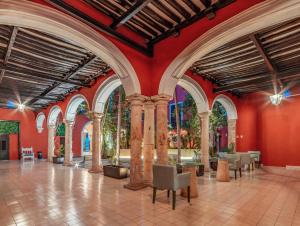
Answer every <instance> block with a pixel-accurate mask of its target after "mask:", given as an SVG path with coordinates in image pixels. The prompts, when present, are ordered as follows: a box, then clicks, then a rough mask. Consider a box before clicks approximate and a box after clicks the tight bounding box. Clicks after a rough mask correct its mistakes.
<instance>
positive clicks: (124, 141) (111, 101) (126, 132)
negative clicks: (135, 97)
mask: <svg viewBox="0 0 300 226" xmlns="http://www.w3.org/2000/svg"><path fill="white" fill-rule="evenodd" d="M118 95H119V89H116V90H114V91H113V92H112V93H111V95H110V96H109V98H108V100H107V103H106V106H105V109H106V110H105V116H104V124H103V136H104V139H103V154H104V157H110V158H113V156H114V155H115V150H116V144H117V143H116V140H117V121H118ZM125 98H126V96H125V90H124V89H123V88H122V89H121V103H122V116H121V135H120V148H124V149H125V148H129V143H130V110H129V107H128V104H127V103H126V100H125ZM112 163H113V161H112Z"/></svg>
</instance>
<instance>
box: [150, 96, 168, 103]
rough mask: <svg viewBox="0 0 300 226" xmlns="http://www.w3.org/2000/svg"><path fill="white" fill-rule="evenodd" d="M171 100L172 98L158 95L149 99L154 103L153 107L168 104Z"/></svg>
mask: <svg viewBox="0 0 300 226" xmlns="http://www.w3.org/2000/svg"><path fill="white" fill-rule="evenodd" d="M171 99H172V96H169V95H166V94H159V95H155V96H152V97H151V100H152V101H154V103H155V105H161V104H168V103H169V101H170V100H171Z"/></svg>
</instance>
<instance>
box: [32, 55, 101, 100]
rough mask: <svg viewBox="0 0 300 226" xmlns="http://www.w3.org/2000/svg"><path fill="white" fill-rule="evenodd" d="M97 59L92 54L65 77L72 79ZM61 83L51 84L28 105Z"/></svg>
mask: <svg viewBox="0 0 300 226" xmlns="http://www.w3.org/2000/svg"><path fill="white" fill-rule="evenodd" d="M96 60H97V57H96V56H91V57H89V58H88V59H87V60H85V61H84V62H83V63H82V64H80V65H78V67H76V68H75V69H74V70H71V71H69V72H68V73H67V74H66V75H65V76H64V79H66V80H67V79H70V78H72V77H74V76H75V75H77V74H78V73H79V72H80V71H81V70H82V69H83V68H85V67H88V66H89V65H91V64H93V63H94V62H95V61H96ZM59 85H61V83H59V82H55V83H54V84H53V85H52V86H50V87H49V88H48V89H46V90H45V91H44V92H42V93H41V94H40V95H39V96H37V97H36V98H33V99H32V100H31V101H30V102H29V103H28V105H32V104H34V103H35V102H36V100H37V99H38V98H39V97H44V96H46V95H47V94H48V93H50V92H51V91H52V90H54V89H55V88H57V87H58V86H59Z"/></svg>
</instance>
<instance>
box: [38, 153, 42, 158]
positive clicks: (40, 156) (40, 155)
mask: <svg viewBox="0 0 300 226" xmlns="http://www.w3.org/2000/svg"><path fill="white" fill-rule="evenodd" d="M38 159H43V153H42V152H41V151H39V152H38Z"/></svg>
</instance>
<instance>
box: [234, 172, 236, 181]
mask: <svg viewBox="0 0 300 226" xmlns="http://www.w3.org/2000/svg"><path fill="white" fill-rule="evenodd" d="M234 179H235V180H236V170H234Z"/></svg>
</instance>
